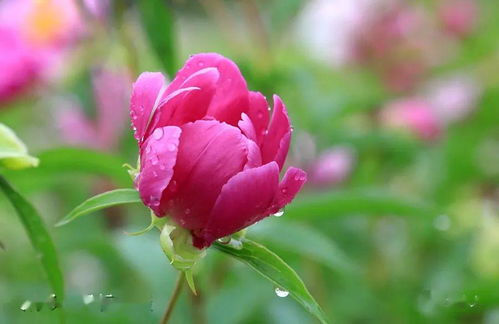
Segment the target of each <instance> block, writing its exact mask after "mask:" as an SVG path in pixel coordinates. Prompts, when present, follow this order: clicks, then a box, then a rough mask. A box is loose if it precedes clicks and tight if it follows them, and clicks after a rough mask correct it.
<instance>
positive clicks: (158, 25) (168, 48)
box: [137, 0, 176, 77]
mask: <svg viewBox="0 0 499 324" xmlns="http://www.w3.org/2000/svg"><path fill="white" fill-rule="evenodd" d="M137 4H138V9H139V11H140V14H141V18H142V24H143V26H144V29H145V31H146V34H147V37H148V38H149V42H150V43H151V47H152V49H153V50H154V51H155V52H156V54H157V56H158V58H159V60H160V62H161V64H162V65H163V68H164V69H165V71H166V72H167V73H168V75H169V76H170V77H172V76H173V75H175V72H176V62H175V60H176V54H175V44H176V42H175V22H174V17H173V14H172V10H171V8H169V6H168V4H167V3H166V2H165V1H162V0H139V1H137Z"/></svg>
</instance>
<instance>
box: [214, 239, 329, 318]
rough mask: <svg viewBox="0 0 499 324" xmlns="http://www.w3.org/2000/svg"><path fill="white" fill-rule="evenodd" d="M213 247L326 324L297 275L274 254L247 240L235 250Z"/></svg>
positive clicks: (226, 247)
mask: <svg viewBox="0 0 499 324" xmlns="http://www.w3.org/2000/svg"><path fill="white" fill-rule="evenodd" d="M213 246H214V247H215V248H216V249H218V250H220V251H222V252H224V253H226V254H228V255H230V256H232V257H234V258H236V259H238V260H240V261H242V262H244V263H246V264H247V265H249V266H250V267H251V268H253V269H254V270H255V271H256V272H258V273H259V274H261V275H262V276H263V277H265V278H267V279H268V280H270V281H271V282H272V283H273V284H274V285H276V286H277V287H279V288H280V289H284V290H286V291H288V292H289V294H290V295H291V297H293V298H294V299H295V300H296V301H298V303H300V304H301V305H302V306H303V307H304V308H305V309H306V310H307V311H308V312H310V313H311V314H312V315H314V316H315V317H317V319H319V320H320V321H321V322H322V323H327V321H326V317H325V315H324V313H323V312H322V310H321V308H320V306H319V304H317V302H316V301H315V299H314V297H312V295H311V294H310V293H309V292H308V290H307V287H305V284H304V283H303V281H302V280H301V279H300V277H299V276H298V274H297V273H296V272H295V271H294V270H293V269H292V268H291V267H290V266H288V265H287V264H286V263H285V262H284V261H283V260H282V259H281V258H280V257H279V256H277V255H276V254H275V253H273V252H272V251H270V250H268V249H267V248H266V247H264V246H263V245H260V244H258V243H256V242H253V241H251V240H248V239H243V240H242V246H240V247H237V248H236V247H233V246H231V245H230V244H221V243H219V242H215V243H214V244H213Z"/></svg>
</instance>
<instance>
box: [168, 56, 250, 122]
mask: <svg viewBox="0 0 499 324" xmlns="http://www.w3.org/2000/svg"><path fill="white" fill-rule="evenodd" d="M207 67H214V68H216V69H217V70H218V72H219V73H220V78H219V79H218V81H217V83H216V93H215V95H214V97H213V99H212V100H211V102H210V106H209V108H208V112H207V115H208V116H211V117H213V118H215V119H217V120H219V121H224V122H226V123H228V124H231V125H234V126H236V125H237V122H238V121H239V118H240V116H241V113H243V112H247V111H248V88H247V86H246V81H245V80H244V78H243V77H242V75H241V72H240V71H239V68H238V67H237V65H236V64H235V63H234V62H232V61H231V60H229V59H227V58H225V57H223V56H222V55H220V54H216V53H202V54H196V55H194V56H192V57H191V58H190V59H189V60H188V61H187V62H186V63H185V65H184V67H183V68H182V69H181V70H180V71H179V72H178V73H177V76H176V77H175V79H174V80H173V82H172V83H171V84H170V86H169V87H168V89H167V91H166V94H168V93H170V92H173V91H175V90H177V89H179V88H180V87H182V86H183V85H182V84H183V83H184V82H185V80H187V79H188V78H189V76H191V75H192V74H194V73H196V72H198V71H199V70H201V69H204V68H207Z"/></svg>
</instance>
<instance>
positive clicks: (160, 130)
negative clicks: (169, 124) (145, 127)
mask: <svg viewBox="0 0 499 324" xmlns="http://www.w3.org/2000/svg"><path fill="white" fill-rule="evenodd" d="M152 136H153V138H154V139H155V140H160V139H161V138H162V137H163V128H156V129H155V130H154V132H153V133H152Z"/></svg>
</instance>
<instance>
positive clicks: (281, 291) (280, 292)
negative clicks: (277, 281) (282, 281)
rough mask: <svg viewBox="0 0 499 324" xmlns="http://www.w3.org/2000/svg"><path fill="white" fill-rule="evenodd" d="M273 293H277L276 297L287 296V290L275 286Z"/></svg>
mask: <svg viewBox="0 0 499 324" xmlns="http://www.w3.org/2000/svg"><path fill="white" fill-rule="evenodd" d="M275 294H276V295H277V297H281V298H282V297H288V296H289V291H287V290H284V289H281V288H279V287H277V288H276V289H275Z"/></svg>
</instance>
